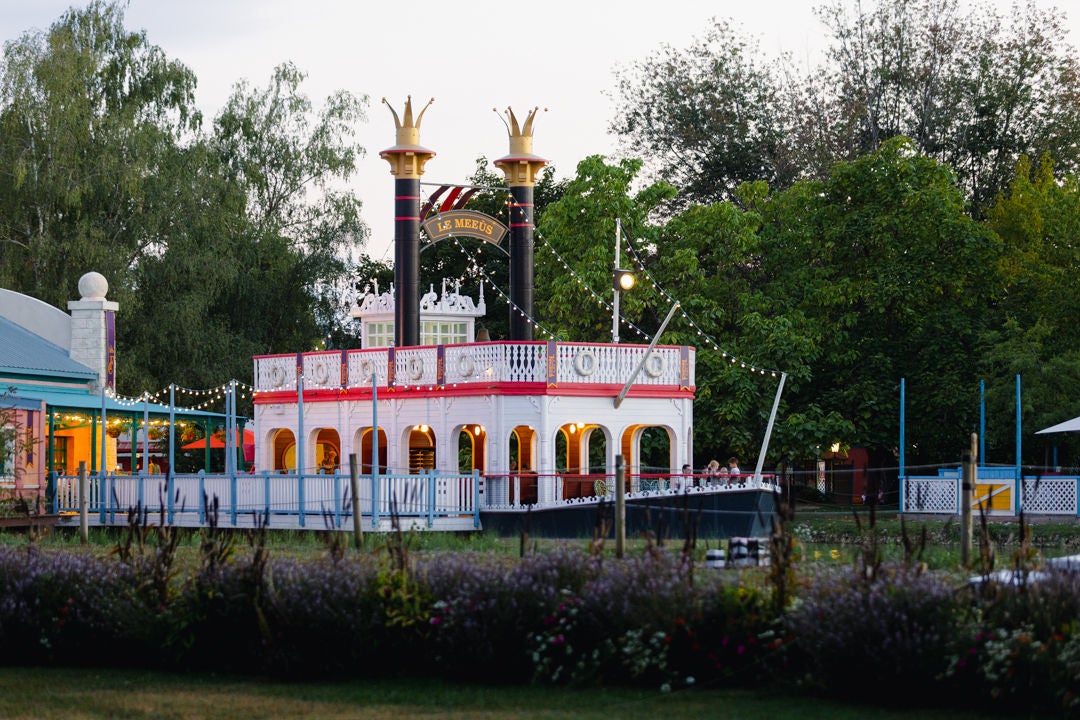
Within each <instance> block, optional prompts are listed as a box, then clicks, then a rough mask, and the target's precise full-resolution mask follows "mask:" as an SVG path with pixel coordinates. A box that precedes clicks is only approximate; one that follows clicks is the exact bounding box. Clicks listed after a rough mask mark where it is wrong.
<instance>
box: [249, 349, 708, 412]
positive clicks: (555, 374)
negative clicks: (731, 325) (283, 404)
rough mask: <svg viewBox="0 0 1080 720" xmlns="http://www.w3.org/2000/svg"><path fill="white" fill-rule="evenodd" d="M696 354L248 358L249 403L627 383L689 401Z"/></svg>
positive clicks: (419, 352) (615, 387) (499, 352)
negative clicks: (251, 370) (251, 362)
mask: <svg viewBox="0 0 1080 720" xmlns="http://www.w3.org/2000/svg"><path fill="white" fill-rule="evenodd" d="M695 353H696V350H695V348H693V347H691V346H688V345H681V346H675V345H663V346H657V347H656V348H654V349H653V350H652V351H651V352H650V351H649V348H648V346H646V345H627V344H612V343H561V342H554V341H549V342H543V341H530V342H507V341H499V342H474V343H462V344H456V345H427V346H417V347H404V348H386V347H381V348H371V349H364V350H324V351H317V352H309V353H290V354H285V355H261V356H256V357H255V358H254V362H255V369H254V379H255V380H254V385H255V391H256V393H258V394H257V396H256V398H255V402H256V403H266V402H274V401H275V400H280V399H285V398H287V397H289V396H292V397H293V398H295V397H296V390H297V386H298V381H299V380H300V379H302V381H303V388H304V398H305V400H309V399H310V400H315V401H319V400H327V401H329V400H340V399H347V396H355V397H367V396H369V395H370V393H371V392H372V389H373V387H374V388H376V390H377V391H379V392H382V391H389V392H394V393H398V392H401V393H419V394H425V395H430V394H433V393H434V394H440V395H477V394H485V395H491V394H504V395H510V394H513V395H598V396H611V397H614V396H616V395H618V394H619V392H620V391H621V390H622V388H623V387H624V386H625V385H626V383H627V382H628V381H629V380H630V379H631V378H632V377H633V378H634V382H633V385H632V386H631V388H630V390H629V392H628V396H630V397H673V398H692V397H693V395H694V387H695V373H694V360H695ZM646 355H647V357H646ZM643 360H644V363H643V364H642V361H643ZM639 365H640V366H641V368H640V371H638V367H639ZM635 372H636V376H635ZM343 395H344V396H346V397H345V398H343Z"/></svg>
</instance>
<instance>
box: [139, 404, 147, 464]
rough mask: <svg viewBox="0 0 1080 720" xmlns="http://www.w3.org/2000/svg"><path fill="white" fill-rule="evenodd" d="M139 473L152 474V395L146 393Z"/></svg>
mask: <svg viewBox="0 0 1080 720" xmlns="http://www.w3.org/2000/svg"><path fill="white" fill-rule="evenodd" d="M139 474H140V475H149V474H150V396H149V395H146V394H143V440H142V472H140V473H139Z"/></svg>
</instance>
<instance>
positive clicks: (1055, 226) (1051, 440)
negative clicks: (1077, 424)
mask: <svg viewBox="0 0 1080 720" xmlns="http://www.w3.org/2000/svg"><path fill="white" fill-rule="evenodd" d="M987 225H988V226H989V227H990V228H991V229H992V230H993V231H994V232H995V233H996V234H997V235H998V237H1000V238H1001V241H1002V248H1003V249H1002V254H1001V257H1000V262H999V274H998V277H999V282H1000V287H999V290H998V295H999V300H998V302H997V303H996V304H995V306H994V308H993V313H992V315H991V318H990V320H989V321H988V329H987V331H986V332H985V333H984V334H983V336H982V337H981V353H980V355H981V357H982V362H981V363H980V370H981V372H982V377H983V378H984V379H985V380H986V384H987V392H986V407H987V417H988V423H987V432H986V435H987V437H986V438H985V439H984V440H985V442H986V445H987V454H988V455H991V456H992V457H998V458H1002V457H1009V456H1010V455H1013V454H1014V453H1013V446H1014V439H1013V437H1014V429H1015V427H1014V426H1015V420H1014V418H1015V403H1016V401H1015V391H1014V387H1015V377H1016V375H1020V376H1021V381H1022V390H1023V392H1022V397H1023V422H1024V425H1025V427H1029V428H1033V429H1039V428H1043V427H1048V426H1050V425H1055V424H1057V423H1058V422H1061V421H1062V420H1066V419H1068V418H1070V417H1075V416H1076V415H1080V394H1078V393H1077V390H1076V388H1077V379H1078V378H1080V327H1078V326H1077V323H1076V317H1077V315H1078V313H1080V301H1078V299H1077V297H1076V293H1075V292H1074V291H1073V285H1074V280H1073V279H1074V278H1075V276H1076V272H1077V270H1078V269H1080V248H1078V247H1077V243H1076V238H1077V237H1078V233H1080V185H1078V181H1077V179H1076V177H1075V176H1068V177H1056V174H1055V171H1054V164H1053V162H1052V160H1051V158H1050V157H1049V156H1048V155H1044V156H1043V157H1042V159H1041V160H1040V161H1039V162H1038V163H1032V162H1031V161H1030V160H1029V159H1028V158H1027V157H1022V158H1021V159H1020V162H1019V163H1018V164H1017V167H1016V171H1015V173H1014V177H1013V180H1012V182H1011V183H1010V184H1009V187H1008V190H1007V191H1006V192H1005V193H1002V194H1001V195H999V197H998V199H997V202H996V203H995V204H994V206H993V207H992V208H990V211H989V212H988V214H987ZM1031 440H1032V442H1030V443H1026V445H1030V450H1031V451H1032V453H1033V454H1034V452H1037V451H1038V450H1040V449H1042V450H1044V451H1045V450H1048V449H1049V448H1050V447H1052V446H1054V445H1060V446H1064V447H1065V448H1066V449H1067V450H1069V451H1071V453H1072V460H1071V462H1073V463H1075V462H1076V455H1075V453H1076V452H1077V450H1080V445H1078V443H1077V442H1076V440H1075V438H1073V437H1069V436H1067V435H1066V436H1055V437H1046V436H1037V437H1033V438H1032V439H1031ZM1040 461H1041V462H1042V463H1043V464H1050V458H1049V457H1043V458H1040Z"/></svg>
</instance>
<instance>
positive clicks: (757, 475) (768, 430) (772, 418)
mask: <svg viewBox="0 0 1080 720" xmlns="http://www.w3.org/2000/svg"><path fill="white" fill-rule="evenodd" d="M786 381H787V373H784V372H782V373H780V384H779V385H778V386H777V387H776V397H775V398H773V404H772V412H770V413H769V424H768V425H766V426H765V438H764V439H763V440H762V441H761V452H760V453H758V459H757V467H755V468H754V482H755V483H757V484H758V485H761V468H762V467H763V466H764V465H765V454H766V453H768V451H769V439H770V438H772V429H773V423H775V422H776V409H777V408H779V407H780V393H782V392H784V382H786Z"/></svg>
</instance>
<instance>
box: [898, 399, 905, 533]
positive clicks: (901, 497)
mask: <svg viewBox="0 0 1080 720" xmlns="http://www.w3.org/2000/svg"><path fill="white" fill-rule="evenodd" d="M904 383H905V379H904V378H900V473H899V475H898V476H897V477H898V479H899V482H898V484H899V486H900V487H899V489H898V502H899V505H898V508H899V512H900V514H901V515H903V514H904V443H905V442H906V440H905V438H904V393H905V389H906V388H905V386H904Z"/></svg>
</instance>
